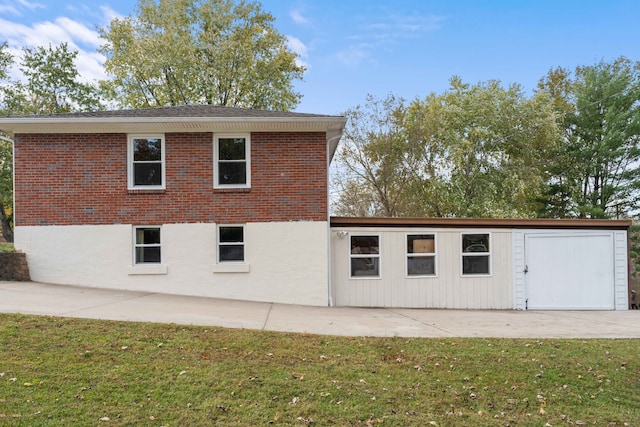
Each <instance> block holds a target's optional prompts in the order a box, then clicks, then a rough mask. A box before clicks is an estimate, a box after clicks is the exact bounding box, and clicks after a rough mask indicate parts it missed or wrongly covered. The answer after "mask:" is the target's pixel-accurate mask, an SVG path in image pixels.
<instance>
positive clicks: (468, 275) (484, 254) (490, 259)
mask: <svg viewBox="0 0 640 427" xmlns="http://www.w3.org/2000/svg"><path fill="white" fill-rule="evenodd" d="M469 234H486V235H488V237H489V250H488V251H487V252H464V248H463V247H462V239H463V238H464V237H463V236H466V235H469ZM458 243H459V244H460V275H461V276H462V277H489V276H491V275H492V273H493V257H492V255H491V251H492V250H493V236H492V233H491V232H487V231H465V232H464V233H460V240H459V241H458ZM472 256H487V257H488V264H489V272H487V273H474V274H470V273H465V272H464V258H465V257H472Z"/></svg>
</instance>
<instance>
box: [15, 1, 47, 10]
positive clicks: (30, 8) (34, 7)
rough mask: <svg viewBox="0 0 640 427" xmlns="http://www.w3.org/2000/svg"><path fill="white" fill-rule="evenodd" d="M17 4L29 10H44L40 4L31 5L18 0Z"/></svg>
mask: <svg viewBox="0 0 640 427" xmlns="http://www.w3.org/2000/svg"><path fill="white" fill-rule="evenodd" d="M18 3H20V4H21V5H22V6H24V7H26V8H27V9H29V10H35V9H46V8H45V6H44V5H43V4H41V3H32V2H29V1H27V0H18Z"/></svg>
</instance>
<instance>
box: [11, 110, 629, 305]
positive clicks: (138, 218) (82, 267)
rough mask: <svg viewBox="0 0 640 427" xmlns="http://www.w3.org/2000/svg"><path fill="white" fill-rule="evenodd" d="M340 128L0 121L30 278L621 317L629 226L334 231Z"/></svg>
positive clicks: (279, 117) (250, 113)
mask: <svg viewBox="0 0 640 427" xmlns="http://www.w3.org/2000/svg"><path fill="white" fill-rule="evenodd" d="M344 126H345V119H344V118H343V117H339V116H326V115H313V114H300V113H283V112H272V111H257V110H246V109H237V108H228V107H214V106H182V107H168V108H159V109H137V110H124V111H105V112H94V113H73V114H60V115H52V116H28V117H5V118H0V129H1V130H3V131H4V132H6V133H8V134H9V135H11V136H13V137H14V140H15V142H14V162H15V168H14V169H15V192H14V193H15V210H14V212H15V244H16V247H17V248H18V249H21V250H22V251H24V252H25V253H26V254H27V257H28V262H29V266H30V270H31V277H32V279H33V280H36V281H42V282H49V283H60V284H74V285H83V286H95V287H103V288H113V289H129V290H138V291H145V292H163V293H170V294H181V295H197V296H206V297H218V298H230V299H244V300H254V301H269V302H280V303H293V304H306V305H338V306H361V307H416V308H417V307H421V308H472V309H519V310H525V309H598V310H625V309H627V308H628V304H629V285H628V283H629V281H628V271H627V269H628V267H627V259H628V254H627V251H628V249H627V247H628V244H627V234H628V229H629V226H630V225H631V222H630V221H594V220H518V219H461V218H439V219H427V218H418V219H416V218H414V219H398V218H330V217H329V213H328V211H329V210H328V168H329V164H330V162H331V159H332V157H333V154H334V152H335V150H336V147H337V145H338V143H339V140H340V137H341V135H342V131H343V129H344Z"/></svg>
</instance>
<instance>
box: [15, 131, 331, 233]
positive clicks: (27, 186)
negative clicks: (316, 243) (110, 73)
mask: <svg viewBox="0 0 640 427" xmlns="http://www.w3.org/2000/svg"><path fill="white" fill-rule="evenodd" d="M165 138H166V139H165V140H166V147H165V150H166V153H165V161H166V165H165V167H166V190H159V191H155V190H153V191H140V190H138V191H136V190H128V189H127V135H126V134H20V135H16V138H15V153H16V154H15V176H16V183H15V204H16V210H15V224H16V225H17V226H30V225H81V224H91V225H99V224H168V223H196V222H216V223H243V222H268V221H326V220H327V215H328V214H327V165H326V136H325V133H324V132H297V133H296V132H277V133H270V132H253V133H251V188H250V189H224V190H222V189H214V188H213V167H214V165H213V134H212V133H167V134H165Z"/></svg>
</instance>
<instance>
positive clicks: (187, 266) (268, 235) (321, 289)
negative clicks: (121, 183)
mask: <svg viewBox="0 0 640 427" xmlns="http://www.w3.org/2000/svg"><path fill="white" fill-rule="evenodd" d="M140 225H145V224H140ZM153 225H154V226H155V225H157V224H153ZM161 227H162V268H161V269H158V268H155V267H151V268H150V269H149V271H148V272H149V273H164V274H132V273H140V269H139V268H138V267H133V266H132V264H133V261H132V260H133V243H132V239H133V231H132V226H131V225H100V226H92V225H84V226H42V227H39V226H33V227H16V230H15V245H16V248H17V249H19V250H22V251H24V252H25V253H26V254H27V260H28V262H29V269H30V273H31V278H32V279H33V280H35V281H40V282H46V283H56V284H69V285H80V286H90V287H102V288H112V289H129V290H135V291H146V292H163V293H169V294H180V295H197V296H206V297H215V298H230V299H243V300H252V301H267V302H280V303H292V304H306V305H320V306H324V305H327V304H328V293H327V285H328V280H329V279H328V277H329V272H328V252H327V245H328V242H327V239H328V235H327V227H328V225H327V223H326V222H269V223H247V224H245V258H246V264H247V266H246V268H244V267H243V268H241V269H240V270H245V271H243V272H214V270H216V271H219V270H220V269H215V268H214V266H215V262H216V225H215V224H165V225H162V226H161ZM247 270H248V271H247ZM143 272H144V271H143Z"/></svg>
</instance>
